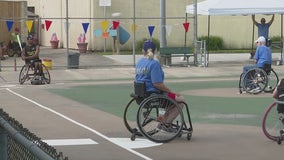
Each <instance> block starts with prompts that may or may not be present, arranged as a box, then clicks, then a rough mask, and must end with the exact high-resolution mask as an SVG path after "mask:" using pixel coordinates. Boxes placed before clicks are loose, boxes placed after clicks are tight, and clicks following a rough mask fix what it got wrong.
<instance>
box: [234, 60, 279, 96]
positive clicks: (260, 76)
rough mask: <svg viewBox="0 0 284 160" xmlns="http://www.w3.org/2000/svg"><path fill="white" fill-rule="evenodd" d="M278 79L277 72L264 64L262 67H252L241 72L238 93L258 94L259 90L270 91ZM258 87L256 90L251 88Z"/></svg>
mask: <svg viewBox="0 0 284 160" xmlns="http://www.w3.org/2000/svg"><path fill="white" fill-rule="evenodd" d="M278 81H279V78H278V75H277V73H276V72H275V71H274V70H273V68H271V65H266V66H265V67H264V68H263V69H262V68H253V69H250V70H248V71H247V72H246V73H242V74H241V75H240V79H239V93H240V94H241V93H243V92H246V93H250V94H258V93H261V92H263V91H264V92H266V93H272V92H273V91H274V89H275V87H276V86H277V84H278ZM256 87H258V88H259V89H258V90H253V89H254V88H256Z"/></svg>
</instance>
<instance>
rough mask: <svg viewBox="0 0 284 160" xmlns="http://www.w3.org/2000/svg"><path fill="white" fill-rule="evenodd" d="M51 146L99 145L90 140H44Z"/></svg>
mask: <svg viewBox="0 0 284 160" xmlns="http://www.w3.org/2000/svg"><path fill="white" fill-rule="evenodd" d="M42 141H43V142H45V143H47V144H49V145H51V146H70V145H91V144H98V143H97V142H95V141H93V140H92V139H90V138H87V139H48V140H42Z"/></svg>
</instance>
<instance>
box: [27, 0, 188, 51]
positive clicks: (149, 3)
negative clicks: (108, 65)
mask: <svg viewBox="0 0 284 160" xmlns="http://www.w3.org/2000/svg"><path fill="white" fill-rule="evenodd" d="M188 1H191V0H187V2H186V1H184V0H183V1H181V2H179V3H175V5H176V6H175V8H174V9H173V8H172V6H173V4H172V3H169V2H172V1H166V2H167V8H166V14H167V17H178V18H177V19H172V18H170V19H168V20H167V24H168V25H171V26H172V29H171V32H168V35H167V41H168V45H172V46H173V45H175V46H183V45H184V40H185V31H184V28H183V23H184V22H185V7H184V6H185V5H186V4H188V3H189V2H188ZM28 6H35V8H36V9H35V11H36V14H38V15H39V16H40V17H41V18H42V20H41V22H42V24H44V21H45V20H51V21H52V26H51V27H50V29H49V30H48V31H46V30H41V33H40V34H41V44H42V45H44V46H49V45H50V44H49V40H50V38H51V35H52V33H56V34H57V36H58V38H59V39H60V42H61V46H63V47H66V29H65V23H66V21H65V17H66V0H28ZM115 12H120V13H121V16H120V17H119V21H120V25H121V26H122V27H123V28H124V29H125V30H127V31H128V32H129V33H130V34H131V38H130V40H129V41H128V42H127V43H126V44H125V45H123V46H122V50H123V49H125V50H129V49H132V46H133V44H132V42H133V33H132V31H131V29H130V28H131V25H132V24H133V0H112V4H111V6H109V7H102V6H99V0H82V1H77V0H69V18H70V19H69V23H70V26H69V32H70V34H69V45H70V48H77V46H76V43H77V37H78V36H79V34H80V33H83V32H84V30H83V27H82V23H90V26H89V29H88V32H87V33H86V36H87V41H88V43H89V49H91V50H103V49H104V45H105V44H106V47H107V49H108V50H111V46H112V38H107V39H103V38H101V37H96V36H94V34H93V30H94V29H101V22H102V21H103V20H104V19H106V20H108V21H109V24H110V25H111V23H112V20H114V17H112V13H115ZM136 17H137V19H136V24H137V25H138V28H137V32H136V40H137V41H140V40H142V39H143V38H149V37H150V35H149V31H148V26H149V25H154V26H155V29H154V33H153V38H157V39H160V19H159V17H160V1H158V0H144V1H137V0H136ZM153 17H154V18H153ZM191 23H192V22H191ZM187 35H188V36H187V37H188V38H187V39H188V45H191V44H192V43H193V41H192V40H193V38H192V37H193V28H191V29H190V30H189V33H188V34H187Z"/></svg>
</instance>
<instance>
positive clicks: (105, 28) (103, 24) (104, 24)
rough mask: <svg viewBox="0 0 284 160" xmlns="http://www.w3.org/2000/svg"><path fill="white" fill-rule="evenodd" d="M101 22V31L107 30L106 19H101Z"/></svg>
mask: <svg viewBox="0 0 284 160" xmlns="http://www.w3.org/2000/svg"><path fill="white" fill-rule="evenodd" d="M101 24H102V29H103V31H106V30H107V26H108V21H102V22H101Z"/></svg>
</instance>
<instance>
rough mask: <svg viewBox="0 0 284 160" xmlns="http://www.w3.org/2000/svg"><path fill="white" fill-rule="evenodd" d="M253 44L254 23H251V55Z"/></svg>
mask: <svg viewBox="0 0 284 160" xmlns="http://www.w3.org/2000/svg"><path fill="white" fill-rule="evenodd" d="M253 44H254V23H253V22H252V35H251V53H253ZM251 58H253V57H251Z"/></svg>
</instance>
